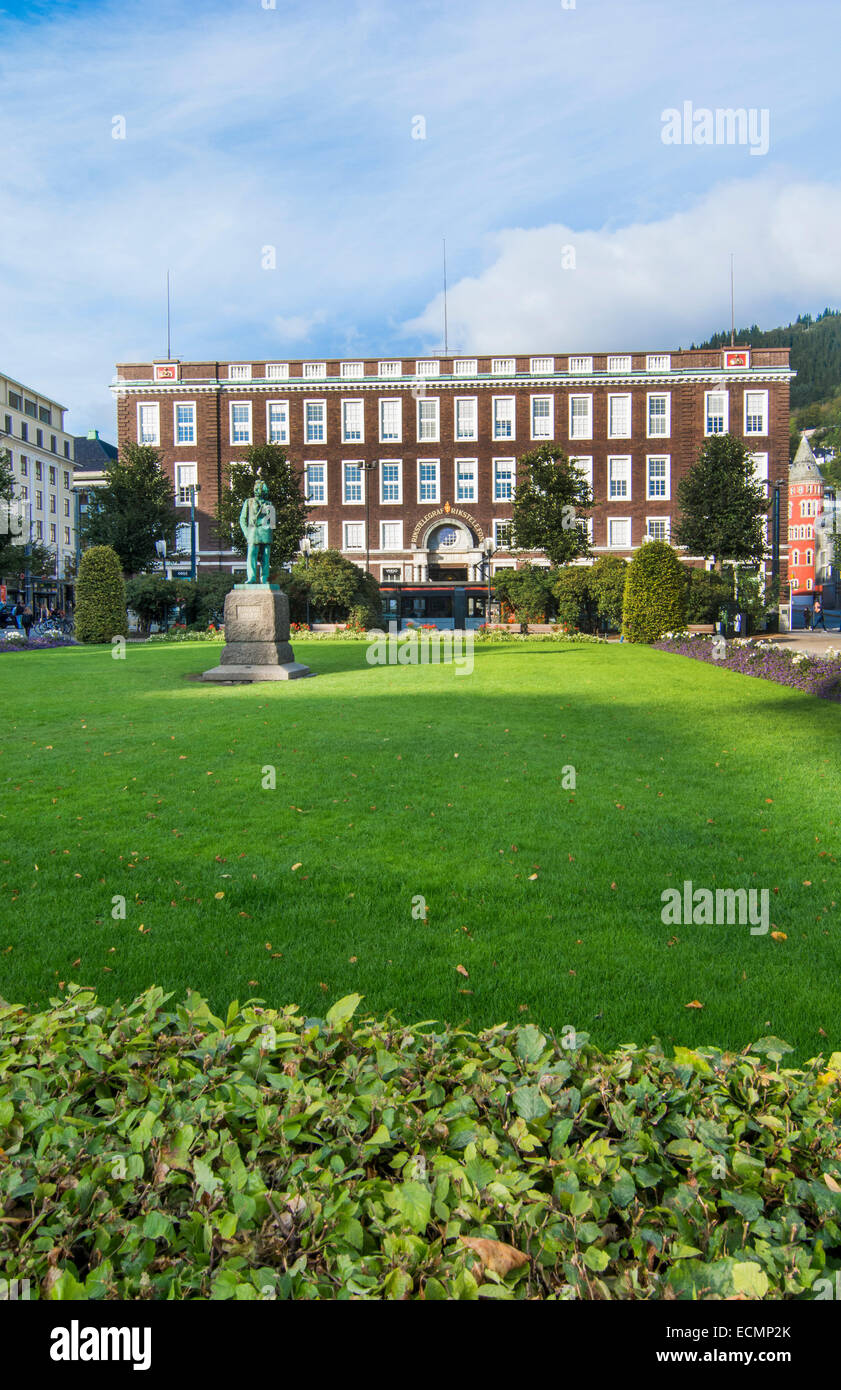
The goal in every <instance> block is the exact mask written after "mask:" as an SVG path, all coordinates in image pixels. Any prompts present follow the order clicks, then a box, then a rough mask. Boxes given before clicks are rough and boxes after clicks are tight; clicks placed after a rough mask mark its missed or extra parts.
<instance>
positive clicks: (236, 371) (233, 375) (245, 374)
mask: <svg viewBox="0 0 841 1390" xmlns="http://www.w3.org/2000/svg"><path fill="white" fill-rule="evenodd" d="M228 380H229V381H250V380H251V363H250V362H229V363H228Z"/></svg>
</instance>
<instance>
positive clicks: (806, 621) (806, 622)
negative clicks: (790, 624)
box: [803, 608, 812, 632]
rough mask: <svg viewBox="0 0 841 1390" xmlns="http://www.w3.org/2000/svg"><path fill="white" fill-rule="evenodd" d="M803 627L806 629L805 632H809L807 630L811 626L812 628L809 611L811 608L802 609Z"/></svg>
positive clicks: (810, 612) (810, 611)
mask: <svg viewBox="0 0 841 1390" xmlns="http://www.w3.org/2000/svg"><path fill="white" fill-rule="evenodd" d="M803 626H804V627H805V629H806V631H807V632H808V631H809V629H810V628H811V626H812V610H811V608H804V609H803Z"/></svg>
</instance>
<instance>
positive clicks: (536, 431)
mask: <svg viewBox="0 0 841 1390" xmlns="http://www.w3.org/2000/svg"><path fill="white" fill-rule="evenodd" d="M554 404H555V403H554V401H553V400H552V397H551V396H532V398H531V437H532V439H553V438H554V435H555V421H554Z"/></svg>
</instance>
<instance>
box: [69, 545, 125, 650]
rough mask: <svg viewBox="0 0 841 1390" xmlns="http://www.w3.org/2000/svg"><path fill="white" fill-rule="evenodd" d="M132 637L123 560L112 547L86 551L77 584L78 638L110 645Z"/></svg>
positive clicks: (95, 546)
mask: <svg viewBox="0 0 841 1390" xmlns="http://www.w3.org/2000/svg"><path fill="white" fill-rule="evenodd" d="M127 634H128V625H127V621H126V589H125V583H124V581H123V570H122V565H121V563H120V557H119V555H118V554H117V552H116V550H112V548H111V546H109V545H94V546H91V548H90V549H89V550H86V551H85V552H84V554H83V556H82V563H81V565H80V566H79V578H78V580H77V581H76V638H77V640H78V641H79V642H110V641H111V638H112V637H125V636H127Z"/></svg>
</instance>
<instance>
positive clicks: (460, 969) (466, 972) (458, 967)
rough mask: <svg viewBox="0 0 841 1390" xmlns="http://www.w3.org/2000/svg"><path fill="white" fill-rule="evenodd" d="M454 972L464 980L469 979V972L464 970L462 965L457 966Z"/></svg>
mask: <svg viewBox="0 0 841 1390" xmlns="http://www.w3.org/2000/svg"><path fill="white" fill-rule="evenodd" d="M456 970H457V971H458V973H459V975H463V976H464V978H465V980H469V979H470V972H469V971H468V970H465V968H464V966H463V965H457V966H456Z"/></svg>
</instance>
